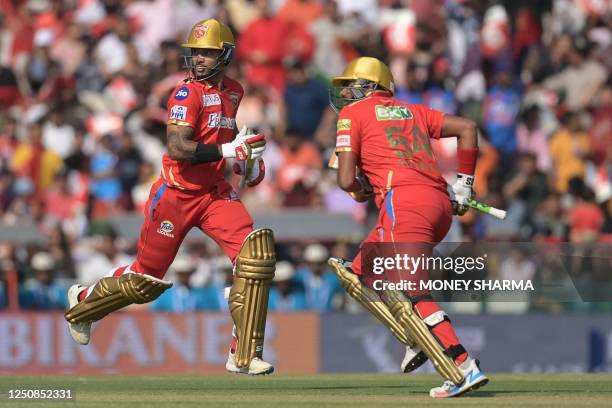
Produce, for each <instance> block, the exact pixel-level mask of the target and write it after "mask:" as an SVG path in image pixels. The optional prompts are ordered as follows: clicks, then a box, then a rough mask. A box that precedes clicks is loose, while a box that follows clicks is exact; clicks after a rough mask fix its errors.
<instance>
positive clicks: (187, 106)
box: [166, 84, 202, 128]
mask: <svg viewBox="0 0 612 408" xmlns="http://www.w3.org/2000/svg"><path fill="white" fill-rule="evenodd" d="M201 109H202V101H201V99H200V98H199V97H198V94H197V92H196V90H195V89H194V88H192V87H190V86H189V84H182V85H180V86H178V87H176V88H175V89H174V91H172V95H170V99H169V100H168V121H167V122H166V123H167V124H168V125H171V124H172V125H180V126H190V127H192V128H195V127H196V121H197V118H198V117H200V116H201V115H200V110H201Z"/></svg>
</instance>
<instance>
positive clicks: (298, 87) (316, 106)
mask: <svg viewBox="0 0 612 408" xmlns="http://www.w3.org/2000/svg"><path fill="white" fill-rule="evenodd" d="M285 67H286V68H287V85H286V87H285V93H284V97H283V102H284V104H282V109H281V119H282V120H281V123H280V129H279V132H280V133H281V134H283V133H284V131H285V130H286V129H287V128H289V129H293V130H295V131H296V132H298V133H300V134H301V135H302V136H303V137H304V138H305V139H307V140H313V137H314V134H315V132H316V131H317V129H318V128H319V124H321V123H328V122H329V121H330V119H329V118H326V119H325V120H323V116H324V115H326V116H329V117H333V118H335V116H336V115H335V114H334V112H333V111H332V110H331V109H329V92H328V90H327V86H325V85H324V84H323V83H321V82H320V81H319V80H317V79H315V78H313V77H312V76H311V75H309V73H308V72H307V67H306V66H305V65H304V63H303V62H302V61H300V60H297V59H293V58H292V59H288V60H286V61H285ZM332 120H334V119H332Z"/></svg>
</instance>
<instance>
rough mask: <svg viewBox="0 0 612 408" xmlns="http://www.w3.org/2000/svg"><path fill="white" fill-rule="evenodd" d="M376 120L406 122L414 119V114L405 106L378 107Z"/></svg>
mask: <svg viewBox="0 0 612 408" xmlns="http://www.w3.org/2000/svg"><path fill="white" fill-rule="evenodd" d="M374 109H375V110H376V120H404V119H412V112H410V111H409V110H408V108H407V107H405V106H383V105H376V106H375V107H374Z"/></svg>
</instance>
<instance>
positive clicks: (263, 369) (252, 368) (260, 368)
mask: <svg viewBox="0 0 612 408" xmlns="http://www.w3.org/2000/svg"><path fill="white" fill-rule="evenodd" d="M235 357H236V355H235V354H234V353H232V352H231V350H230V352H229V353H228V356H227V363H225V369H226V370H227V371H229V372H230V373H238V374H249V375H265V374H272V372H273V371H274V366H273V365H272V364H270V363H267V362H265V361H263V360H262V359H261V358H259V357H255V358H253V359H252V360H251V364H249V366H248V367H242V368H238V367H236V360H235Z"/></svg>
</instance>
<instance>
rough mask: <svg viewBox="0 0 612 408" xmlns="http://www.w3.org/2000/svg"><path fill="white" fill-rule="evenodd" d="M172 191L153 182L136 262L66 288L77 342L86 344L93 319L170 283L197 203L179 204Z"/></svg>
mask: <svg viewBox="0 0 612 408" xmlns="http://www.w3.org/2000/svg"><path fill="white" fill-rule="evenodd" d="M177 194H178V193H177V192H176V191H174V190H172V189H169V188H167V187H166V185H165V184H163V182H162V181H161V180H160V181H158V182H156V183H155V184H154V185H153V186H152V188H151V193H150V195H149V201H148V202H147V205H146V207H145V221H144V223H143V225H142V228H141V230H140V238H139V240H138V255H137V258H136V262H134V263H132V264H131V265H124V266H121V267H118V268H115V269H113V270H111V271H110V272H109V273H108V274H107V276H105V277H103V278H102V279H100V280H99V281H98V282H97V283H96V284H94V285H92V286H90V287H86V286H82V285H73V286H72V287H70V289H69V290H68V302H69V307H70V309H69V310H68V311H67V312H66V313H65V315H64V316H65V318H66V320H67V321H68V328H69V331H70V334H71V336H72V338H73V339H74V340H75V341H76V342H77V343H79V344H83V345H84V344H87V343H89V341H90V337H91V325H92V323H93V322H94V321H97V320H100V319H102V318H103V317H104V316H106V315H108V314H109V313H112V312H114V311H116V310H119V309H121V308H123V307H126V306H128V305H130V304H133V303H148V302H151V301H153V300H155V299H156V298H157V297H159V296H160V295H161V294H162V293H163V292H164V291H165V290H166V289H168V288H170V287H171V286H172V283H171V282H167V281H164V280H162V278H163V277H164V275H165V273H166V271H167V269H168V267H169V266H170V264H171V263H172V261H173V260H174V257H175V256H176V252H177V251H178V248H179V246H180V245H181V242H182V241H183V238H184V237H185V234H186V232H187V231H189V229H190V228H191V223H190V222H191V221H190V214H191V211H192V210H193V208H192V207H193V206H194V205H196V204H197V203H198V202H199V200H193V202H187V201H185V200H181V201H180V202H181V203H183V204H182V205H179V204H178V202H179V200H177V198H176V197H177Z"/></svg>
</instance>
